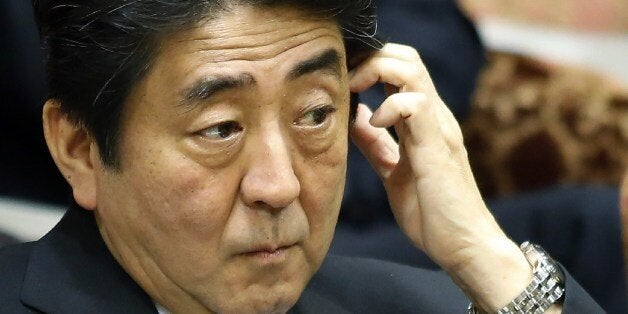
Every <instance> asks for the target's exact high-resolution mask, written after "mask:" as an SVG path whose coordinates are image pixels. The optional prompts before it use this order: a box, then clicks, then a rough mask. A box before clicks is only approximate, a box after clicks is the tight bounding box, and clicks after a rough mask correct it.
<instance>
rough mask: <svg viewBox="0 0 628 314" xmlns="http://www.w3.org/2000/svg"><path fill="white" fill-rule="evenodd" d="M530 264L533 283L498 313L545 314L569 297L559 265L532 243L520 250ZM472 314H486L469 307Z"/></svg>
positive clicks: (525, 243)
mask: <svg viewBox="0 0 628 314" xmlns="http://www.w3.org/2000/svg"><path fill="white" fill-rule="evenodd" d="M520 248H521V251H522V252H523V254H524V255H525V257H526V259H527V260H528V263H530V265H531V266H532V269H533V277H532V282H530V284H529V285H528V286H527V287H526V288H525V290H523V292H521V294H519V296H517V297H516V298H515V299H514V300H512V301H511V302H510V303H508V305H506V306H505V307H503V308H501V309H500V310H499V311H497V313H498V314H510V313H518V314H524V313H525V314H529V313H534V314H541V313H544V312H545V311H546V310H547V309H548V308H549V307H550V306H552V304H554V303H556V301H558V300H559V299H560V298H562V297H563V295H564V293H565V276H564V274H563V272H562V270H561V269H560V267H559V266H558V264H557V263H556V262H555V261H554V260H553V259H552V258H551V257H550V256H549V255H548V254H547V252H545V250H543V248H541V247H540V246H538V245H536V244H532V243H530V242H528V241H526V242H523V243H522V244H521V246H520ZM467 313H468V314H479V313H485V312H483V311H481V310H479V309H478V308H477V307H476V306H475V305H474V304H473V303H471V304H469V308H468V309H467Z"/></svg>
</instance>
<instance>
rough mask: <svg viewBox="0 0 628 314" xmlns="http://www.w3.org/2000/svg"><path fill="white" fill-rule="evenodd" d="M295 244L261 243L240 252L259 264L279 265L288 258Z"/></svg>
mask: <svg viewBox="0 0 628 314" xmlns="http://www.w3.org/2000/svg"><path fill="white" fill-rule="evenodd" d="M294 246H295V244H289V245H272V244H270V245H260V246H257V247H255V248H253V249H250V250H247V251H246V252H244V253H242V254H240V256H243V257H245V258H247V259H250V260H252V261H255V262H256V264H259V265H262V266H263V265H278V264H282V263H283V262H284V261H286V259H287V258H288V253H289V250H290V249H291V248H292V247H294Z"/></svg>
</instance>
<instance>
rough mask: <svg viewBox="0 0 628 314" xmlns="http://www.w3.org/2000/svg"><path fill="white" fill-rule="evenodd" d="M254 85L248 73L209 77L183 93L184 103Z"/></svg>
mask: <svg viewBox="0 0 628 314" xmlns="http://www.w3.org/2000/svg"><path fill="white" fill-rule="evenodd" d="M254 84H255V78H254V77H253V76H252V75H251V74H249V73H241V74H239V75H237V76H226V75H224V76H223V75H220V76H209V77H204V78H202V79H200V80H199V81H197V82H196V83H195V84H194V85H193V86H192V88H190V89H188V91H187V92H186V93H185V99H184V103H190V102H194V101H196V100H204V99H208V98H209V97H211V96H212V95H214V94H216V93H219V92H222V91H224V90H228V89H235V88H242V87H246V86H250V85H254Z"/></svg>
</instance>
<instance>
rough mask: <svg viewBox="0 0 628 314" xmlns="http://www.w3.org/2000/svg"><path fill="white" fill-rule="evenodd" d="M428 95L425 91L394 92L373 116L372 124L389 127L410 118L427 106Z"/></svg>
mask: <svg viewBox="0 0 628 314" xmlns="http://www.w3.org/2000/svg"><path fill="white" fill-rule="evenodd" d="M426 102H427V96H426V95H425V94H424V93H416V92H415V93H410V92H408V93H397V94H392V95H390V96H389V97H388V98H386V100H384V102H383V103H382V104H381V106H379V108H378V109H377V110H376V111H375V114H373V116H372V117H371V121H370V122H371V124H372V125H373V126H375V127H379V128H388V127H391V126H394V125H396V124H397V123H399V122H401V121H403V120H404V119H406V118H409V117H411V116H413V115H415V114H416V113H417V111H418V110H420V107H422V106H425V105H426Z"/></svg>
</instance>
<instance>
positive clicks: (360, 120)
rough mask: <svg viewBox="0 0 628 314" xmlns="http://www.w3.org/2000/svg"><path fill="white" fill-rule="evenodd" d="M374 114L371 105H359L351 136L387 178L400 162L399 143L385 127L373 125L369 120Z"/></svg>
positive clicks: (370, 161)
mask: <svg viewBox="0 0 628 314" xmlns="http://www.w3.org/2000/svg"><path fill="white" fill-rule="evenodd" d="M372 116H373V112H372V111H371V109H369V107H367V106H366V105H364V104H359V105H358V111H357V114H356V118H355V123H354V125H353V128H352V130H351V138H352V139H353V143H355V145H356V146H357V147H358V148H359V149H360V151H361V152H362V154H363V155H364V157H366V159H367V160H368V161H369V163H370V164H371V166H372V167H373V168H374V169H375V172H377V174H378V175H379V176H380V177H381V178H386V177H387V176H388V173H389V172H390V171H391V170H392V169H393V168H394V167H395V166H396V165H397V163H398V162H399V145H398V144H397V142H396V141H395V139H394V138H393V137H392V136H391V135H390V133H388V131H387V130H386V129H385V128H379V127H374V126H373V125H371V123H370V121H369V120H370V119H371V117H372Z"/></svg>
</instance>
